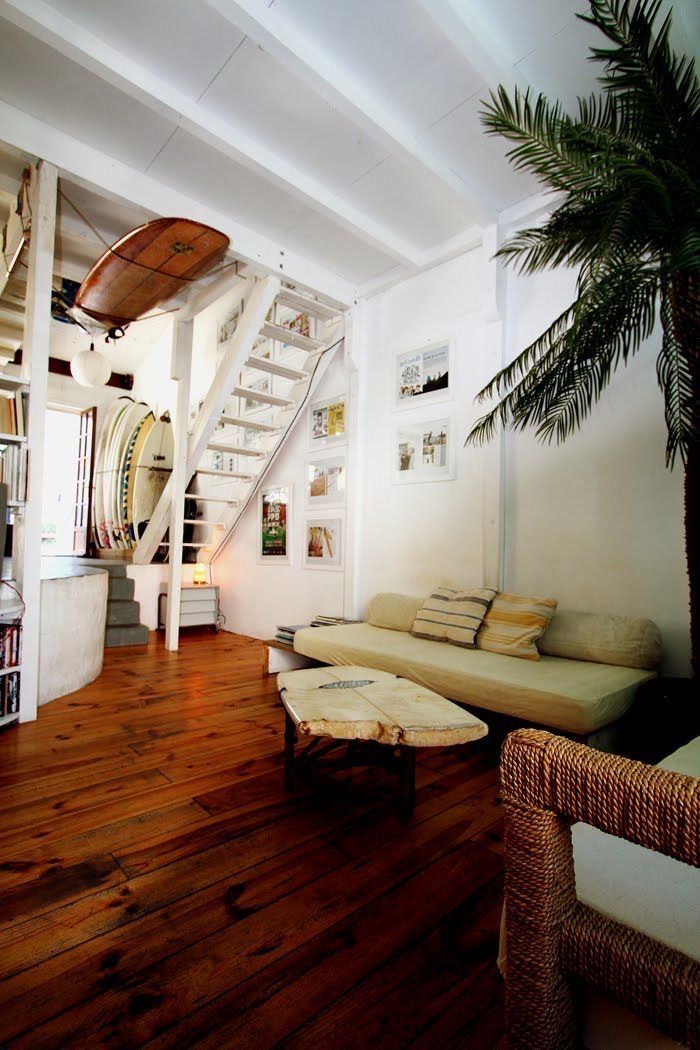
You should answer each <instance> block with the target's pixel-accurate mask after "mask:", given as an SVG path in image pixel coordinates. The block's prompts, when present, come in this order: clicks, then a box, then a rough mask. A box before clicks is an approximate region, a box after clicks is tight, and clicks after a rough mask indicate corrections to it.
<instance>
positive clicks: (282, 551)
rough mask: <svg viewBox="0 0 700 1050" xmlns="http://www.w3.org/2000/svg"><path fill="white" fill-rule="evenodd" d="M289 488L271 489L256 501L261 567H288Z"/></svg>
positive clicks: (284, 486) (289, 554)
mask: <svg viewBox="0 0 700 1050" xmlns="http://www.w3.org/2000/svg"><path fill="white" fill-rule="evenodd" d="M291 496H292V486H291V485H270V486H268V487H267V488H263V489H261V490H260V495H259V498H258V561H259V562H261V563H262V564H264V565H289V564H290V562H291V560H292V557H291V546H290V525H291V520H292V515H291Z"/></svg>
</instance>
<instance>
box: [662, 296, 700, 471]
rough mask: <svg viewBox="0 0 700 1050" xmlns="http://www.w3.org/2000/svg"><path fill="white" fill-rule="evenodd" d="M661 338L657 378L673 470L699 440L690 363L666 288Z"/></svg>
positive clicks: (698, 410) (699, 414) (697, 406)
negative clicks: (681, 341)
mask: <svg viewBox="0 0 700 1050" xmlns="http://www.w3.org/2000/svg"><path fill="white" fill-rule="evenodd" d="M661 324H662V327H663V339H662V341H661V352H660V354H659V356H658V359H657V362H656V375H657V378H658V381H659V386H660V387H661V390H662V391H663V395H664V416H665V419H666V430H667V439H666V466H668V467H672V466H673V464H674V462H675V460H676V456H677V455H679V454H680V457H681V460H682V462H683V463H684V464H685V462H686V459H687V454H688V448H689V446H690V445H691V444H692V443H693V442H694V441H698V438H699V437H700V435H698V418H699V417H700V404H698V395H697V393H696V391H695V384H694V382H693V374H692V372H691V368H690V361H689V360H688V357H687V355H686V354H684V353H683V349H682V346H681V343H680V340H679V339H678V336H677V333H676V331H675V326H674V323H673V314H672V310H671V301H670V296H669V294H668V290H667V289H665V291H664V293H663V294H662V298H661Z"/></svg>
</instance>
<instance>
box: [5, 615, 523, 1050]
mask: <svg viewBox="0 0 700 1050" xmlns="http://www.w3.org/2000/svg"><path fill="white" fill-rule="evenodd" d="M265 660H266V653H265V649H264V646H263V644H262V643H261V642H258V641H255V640H253V639H247V638H244V637H241V636H236V635H231V634H219V635H211V634H210V633H209V632H196V631H195V632H192V633H190V634H188V635H187V636H186V637H185V638H183V640H182V648H181V651H180V652H179V653H178V654H173V653H168V652H166V651H165V649H164V647H163V643H162V640H160V639H157V638H156V637H155V636H152V638H151V641H150V643H149V645H148V646H147V647H146V648H144V649H142V650H138V651H136V652H130V651H129V650H108V651H107V653H106V654H105V667H104V671H103V674H102V676H101V677H100V679H98V681H97V682H95V683H93V684H92V685H91V686H89V687H88V688H86V689H83V690H80V691H79V692H77V693H73V694H71V695H70V696H68V697H64V698H63V699H61V700H56V701H54V702H53V703H51V704H50V705H47V706H46V707H45V708H44V709H42V710H41V712H40V716H39V720H38V722H36V723H33V724H29V725H22V726H20V727H19V728H16V729H14V730H12V731H10V732H6V733H3V734H0V786H1V787H2V791H3V800H4V802H5V806H4V810H3V814H4V815H3V819H2V820H0V900H2V908H1V909H0V977H1V978H2V979H1V980H0V1045H2V1046H3V1047H4V1046H8V1047H31V1048H32V1050H36V1048H39V1047H45V1048H49V1047H56V1048H58V1047H61V1048H62V1047H81V1046H84V1047H91V1048H94V1047H120V1048H121V1047H141V1046H145V1045H148V1046H149V1047H162V1048H165V1047H172V1048H181V1047H188V1048H189V1047H194V1046H199V1047H212V1048H219V1047H227V1046H231V1047H236V1048H239V1047H251V1048H256V1050H258V1048H260V1047H268V1046H270V1047H271V1046H276V1045H284V1046H289V1047H295V1048H303V1047H314V1048H315V1047H319V1046H329V1045H333V1046H338V1047H355V1046H357V1047H365V1046H369V1045H378V1046H381V1047H404V1046H405V1047H408V1046H414V1045H417V1046H431V1047H433V1046H440V1047H443V1046H453V1047H460V1046H464V1047H466V1046H469V1047H474V1048H480V1047H484V1048H486V1047H489V1048H490V1047H493V1046H496V1045H498V1044H499V1043H500V1042H501V1040H502V1037H503V1010H502V986H501V981H500V978H499V976H498V973H497V971H496V967H495V957H496V952H497V932H498V919H499V910H500V894H501V877H502V867H503V862H502V855H501V841H502V835H501V809H500V804H499V798H498V776H497V765H496V759H495V756H494V754H493V753H492V751H491V750H490V748H489V745H488V741H482V742H479V743H477V744H472V745H467V746H465V747H461V748H447V749H439V750H438V749H434V750H424V751H422V752H419V755H418V764H417V773H416V785H417V793H416V808H415V811H414V814H413V816H412V817H411V819H410V820H409V821H402V820H401V819H400V818H399V816H398V814H397V811H396V807H395V805H394V799H393V790H394V785H393V783H392V782H391V779H390V778H389V777H388V775H387V773H386V772H385V771H383V770H381V769H376V768H375V769H366V770H363V769H362V768H357V767H354V768H350V769H347V768H346V769H344V770H342V771H339V773H338V782H337V786H336V790H333V791H326V790H324V791H319V790H317V789H316V790H315V789H313V788H311V787H309V786H303V785H300V786H299V787H298V788H297V789H296V790H295V791H293V792H287V791H285V788H284V778H283V763H282V745H283V723H284V720H283V709H282V708H281V706H280V705H279V702H278V698H277V691H276V683H275V680H274V678H271V677H269V676H268V675H267V674H266V673H265V670H264V668H265Z"/></svg>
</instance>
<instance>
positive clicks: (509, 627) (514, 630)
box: [476, 591, 557, 660]
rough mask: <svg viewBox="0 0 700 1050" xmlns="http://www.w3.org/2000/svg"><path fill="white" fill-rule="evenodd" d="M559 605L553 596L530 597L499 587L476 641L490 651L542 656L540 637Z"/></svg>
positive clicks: (521, 655) (524, 655) (514, 654)
mask: <svg viewBox="0 0 700 1050" xmlns="http://www.w3.org/2000/svg"><path fill="white" fill-rule="evenodd" d="M556 607H557V603H556V602H555V600H554V599H553V598H529V597H528V596H527V595H525V594H505V593H504V592H503V591H499V593H498V594H497V595H496V597H495V598H494V600H493V602H492V604H491V608H490V609H489V611H488V612H487V613H486V616H485V617H484V622H483V624H482V625H481V628H480V630H479V633H478V635H477V639H476V644H477V646H478V647H479V649H485V650H486V651H487V652H490V653H502V654H503V655H504V656H517V657H520V659H522V660H539V658H540V654H539V650H538V649H537V641H538V639H539V638H541V637H542V635H543V633H544V632H545V630H546V629H547V627H548V626H549V622H550V620H551V619H552V616H553V615H554V612H555V610H556Z"/></svg>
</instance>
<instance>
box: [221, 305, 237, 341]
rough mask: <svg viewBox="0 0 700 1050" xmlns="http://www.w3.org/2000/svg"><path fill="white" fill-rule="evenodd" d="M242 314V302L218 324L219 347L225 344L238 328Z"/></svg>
mask: <svg viewBox="0 0 700 1050" xmlns="http://www.w3.org/2000/svg"><path fill="white" fill-rule="evenodd" d="M242 313H243V300H242V299H241V301H240V302H239V303H237V304H236V306H235V307H234V308H233V310H232V311H231V313H230V314H229V315H228V317H226V318H225V319H224V320H223V321H220V322H219V346H221V344H222V343H227V342H228V341H229V339H231V338H232V337H233V335H234V333H235V331H236V329H237V328H238V322H239V321H240V319H241V314H242Z"/></svg>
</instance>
